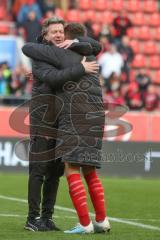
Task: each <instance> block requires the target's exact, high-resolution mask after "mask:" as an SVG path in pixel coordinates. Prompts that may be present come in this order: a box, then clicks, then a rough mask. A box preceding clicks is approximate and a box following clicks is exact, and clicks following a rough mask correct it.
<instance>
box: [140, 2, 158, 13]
mask: <svg viewBox="0 0 160 240" xmlns="http://www.w3.org/2000/svg"><path fill="white" fill-rule="evenodd" d="M142 10H143V11H144V12H147V13H154V12H157V11H158V4H157V1H153V0H152V1H151V0H144V1H143V3H142Z"/></svg>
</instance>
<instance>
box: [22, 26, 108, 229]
mask: <svg viewBox="0 0 160 240" xmlns="http://www.w3.org/2000/svg"><path fill="white" fill-rule="evenodd" d="M65 29H67V27H66V28H65ZM71 29H72V30H75V32H76V34H77V35H80V34H81V29H83V28H82V27H81V25H79V24H69V25H68V30H67V31H66V33H72V31H71ZM82 32H83V34H84V31H82ZM70 35H72V36H70V37H71V39H72V38H74V35H73V34H70ZM77 35H76V36H75V37H77ZM88 41H89V40H88ZM90 42H91V41H90ZM67 43H68V42H67ZM59 46H61V47H65V46H66V43H62V44H60V45H59ZM68 51H69V50H68ZM68 51H67V50H65V49H58V48H55V47H53V46H46V45H38V44H27V45H26V46H25V47H24V49H23V52H25V53H26V55H27V56H30V57H32V58H33V59H37V60H40V59H44V61H46V62H50V64H52V63H54V62H55V59H56V56H58V59H59V61H60V64H61V65H60V67H61V68H65V67H68V66H69V65H71V64H72V61H74V63H76V64H78V59H77V58H76V55H75V56H74V55H72V57H71V56H70V52H68ZM94 52H95V51H94V50H93V51H92V54H93V53H94ZM55 53H57V54H55ZM69 56H70V57H69ZM93 59H95V57H94V56H89V57H88V60H90V61H92V60H93ZM38 69H39V68H37V70H36V68H35V67H34V73H35V75H36V76H37V77H41V78H42V76H40V73H39V71H38ZM50 71H51V69H50V70H49V68H48V69H43V77H45V79H46V80H48V79H49V78H50V77H49V75H50V74H49V72H50ZM56 94H57V96H58V97H59V98H60V99H61V100H62V102H63V106H62V110H61V112H59V116H58V134H57V138H58V140H59V139H60V140H61V142H62V143H61V142H58V141H57V142H58V144H57V147H56V149H55V158H56V159H57V158H58V157H60V156H61V157H62V161H63V162H65V166H66V168H65V170H66V176H67V180H68V183H69V192H70V195H71V199H72V201H73V204H74V206H75V209H76V211H77V214H78V217H79V220H80V224H79V225H78V226H77V228H76V229H75V228H74V230H73V231H72V230H71V231H66V233H84V232H87V233H89V232H93V231H94V230H93V224H92V222H91V221H90V218H89V214H88V210H87V208H86V205H87V204H86V195H85V190H84V186H83V184H80V188H81V189H83V194H81V195H82V196H80V195H79V192H78V189H77V193H78V198H79V197H80V198H81V199H83V201H82V200H81V201H79V199H77V198H76V199H75V198H74V196H72V195H76V193H75V192H74V193H73V194H72V189H71V188H70V187H71V185H72V184H74V183H75V178H74V176H75V175H76V177H77V179H76V180H77V182H80V183H81V178H80V173H79V170H80V166H82V167H83V174H84V176H85V178H86V175H87V176H88V175H89V176H90V178H94V181H97V182H98V184H99V185H100V184H101V183H100V180H99V179H98V177H97V175H96V171H95V168H96V167H97V168H99V167H100V162H101V148H102V136H103V127H104V107H103V101H102V90H101V87H100V83H99V78H98V75H97V74H92V75H89V74H87V75H85V76H82V77H81V78H79V79H77V84H76V83H75V82H74V81H73V80H72V82H70V83H66V84H64V86H63V88H62V87H61V88H60V89H57V92H56ZM56 102H57V104H56V106H55V107H56V108H57V105H58V101H56ZM58 109H59V106H58ZM49 135H50V136H52V132H50V133H49ZM59 145H60V147H59ZM57 148H59V149H58V150H57ZM93 172H94V174H93ZM93 175H94V176H93ZM70 177H71V178H72V177H73V178H74V179H73V178H72V179H71V180H70ZM87 184H88V187H89V190H91V191H92V190H93V189H90V187H91V188H92V186H90V183H89V182H88V181H87ZM81 192H82V191H81ZM90 193H91V192H90ZM100 193H101V195H102V196H103V197H100V194H99V192H96V190H95V191H94V198H92V197H93V196H92V194H91V199H92V203H93V205H94V207H95V212H96V221H97V222H96V226H97V227H95V231H97V230H98V231H101V232H103V231H109V230H110V224H109V221H108V219H107V217H106V213H105V205H104V194H103V187H101V188H100Z"/></svg>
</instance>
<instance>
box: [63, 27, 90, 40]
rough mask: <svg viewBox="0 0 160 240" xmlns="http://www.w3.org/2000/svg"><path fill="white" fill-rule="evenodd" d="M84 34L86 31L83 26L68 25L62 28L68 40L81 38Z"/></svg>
mask: <svg viewBox="0 0 160 240" xmlns="http://www.w3.org/2000/svg"><path fill="white" fill-rule="evenodd" d="M86 33H87V30H86V28H85V26H84V25H83V24H80V23H69V24H67V25H66V26H65V28H64V34H65V36H66V38H68V39H74V38H77V37H83V36H84V35H86Z"/></svg>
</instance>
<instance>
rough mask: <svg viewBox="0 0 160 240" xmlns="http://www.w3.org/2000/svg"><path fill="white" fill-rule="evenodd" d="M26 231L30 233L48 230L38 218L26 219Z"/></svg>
mask: <svg viewBox="0 0 160 240" xmlns="http://www.w3.org/2000/svg"><path fill="white" fill-rule="evenodd" d="M24 228H25V229H26V230H29V231H32V232H37V231H40V232H45V231H48V228H47V227H46V225H45V224H44V223H43V221H42V220H41V219H40V217H37V218H28V219H27V222H26V225H25V226H24Z"/></svg>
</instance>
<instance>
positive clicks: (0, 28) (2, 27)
mask: <svg viewBox="0 0 160 240" xmlns="http://www.w3.org/2000/svg"><path fill="white" fill-rule="evenodd" d="M9 32H10V27H9V26H8V25H7V24H2V23H1V24H0V34H9Z"/></svg>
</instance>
